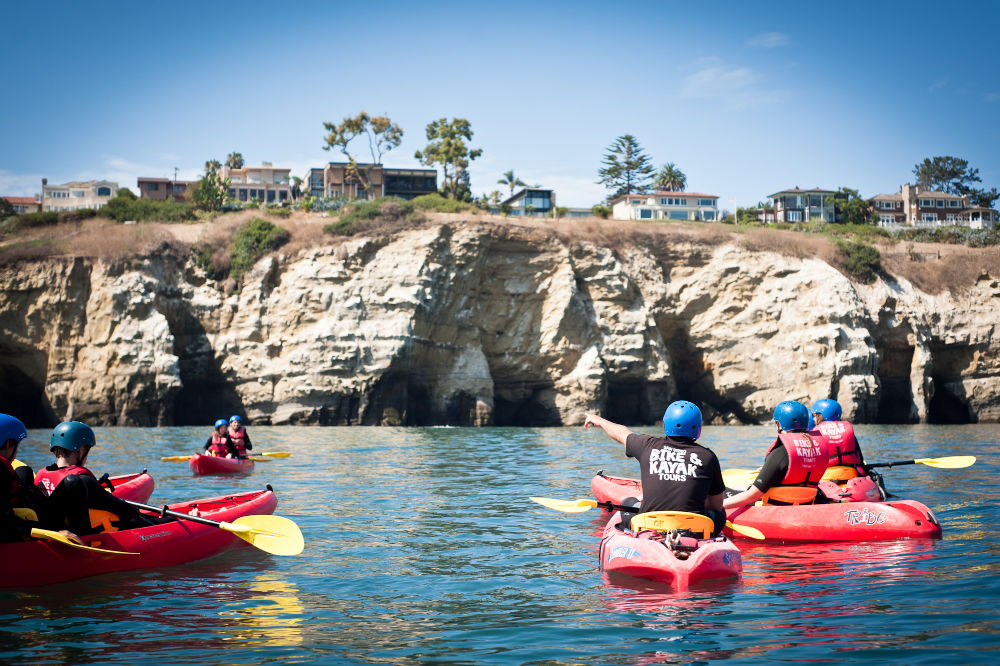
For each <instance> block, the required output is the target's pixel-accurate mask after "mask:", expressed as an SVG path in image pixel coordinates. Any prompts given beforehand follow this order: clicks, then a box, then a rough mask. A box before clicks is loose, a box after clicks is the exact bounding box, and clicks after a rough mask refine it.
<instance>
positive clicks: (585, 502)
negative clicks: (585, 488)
mask: <svg viewBox="0 0 1000 666" xmlns="http://www.w3.org/2000/svg"><path fill="white" fill-rule="evenodd" d="M528 499H530V500H531V501H532V502H538V503H539V504H541V505H542V506H544V507H547V508H549V509H555V510H556V511H562V512H563V513H583V512H584V511H590V510H591V509H595V508H597V507H601V508H602V509H609V510H612V511H635V510H636V507H634V506H624V505H622V504H612V503H611V502H598V501H597V500H592V499H578V500H573V501H572V502H571V501H569V500H559V499H552V498H550V497H529V498H528ZM726 527H728V528H730V529H731V530H732V531H734V532H737V533H739V534H742V535H743V536H747V537H750V538H751V539H764V538H765V537H764V533H763V532H761V531H760V530H758V529H757V528H756V527H750V526H748V525H737V524H735V523H732V522H730V521H728V520H727V521H726Z"/></svg>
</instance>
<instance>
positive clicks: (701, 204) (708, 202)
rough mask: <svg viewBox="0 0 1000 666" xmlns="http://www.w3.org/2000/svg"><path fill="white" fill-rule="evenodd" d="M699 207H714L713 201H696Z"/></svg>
mask: <svg viewBox="0 0 1000 666" xmlns="http://www.w3.org/2000/svg"><path fill="white" fill-rule="evenodd" d="M698 205H699V206H712V207H714V206H715V199H698Z"/></svg>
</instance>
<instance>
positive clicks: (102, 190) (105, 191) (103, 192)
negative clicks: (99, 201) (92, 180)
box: [97, 187, 111, 197]
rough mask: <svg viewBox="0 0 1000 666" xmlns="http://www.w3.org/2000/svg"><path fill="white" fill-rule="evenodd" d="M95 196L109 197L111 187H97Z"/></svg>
mask: <svg viewBox="0 0 1000 666" xmlns="http://www.w3.org/2000/svg"><path fill="white" fill-rule="evenodd" d="M97 196H99V197H110V196H111V188H110V187H98V188H97Z"/></svg>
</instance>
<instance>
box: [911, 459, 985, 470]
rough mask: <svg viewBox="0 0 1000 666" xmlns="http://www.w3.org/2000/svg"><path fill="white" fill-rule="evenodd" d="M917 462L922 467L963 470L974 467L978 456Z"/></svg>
mask: <svg viewBox="0 0 1000 666" xmlns="http://www.w3.org/2000/svg"><path fill="white" fill-rule="evenodd" d="M916 462H917V463H919V464H921V465H928V466H930V467H938V468H940V469H962V468H963V467H972V466H973V465H974V464H975V463H976V456H948V457H945V458H917V459H916Z"/></svg>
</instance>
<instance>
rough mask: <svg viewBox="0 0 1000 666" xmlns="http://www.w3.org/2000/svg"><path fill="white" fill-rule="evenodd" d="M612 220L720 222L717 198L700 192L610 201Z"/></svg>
mask: <svg viewBox="0 0 1000 666" xmlns="http://www.w3.org/2000/svg"><path fill="white" fill-rule="evenodd" d="M611 217H613V218H614V219H616V220H689V221H696V222H714V221H715V220H718V219H719V197H718V196H716V195H714V194H701V193H699V192H653V193H652V194H625V195H622V196H620V197H617V198H615V199H612V200H611Z"/></svg>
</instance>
